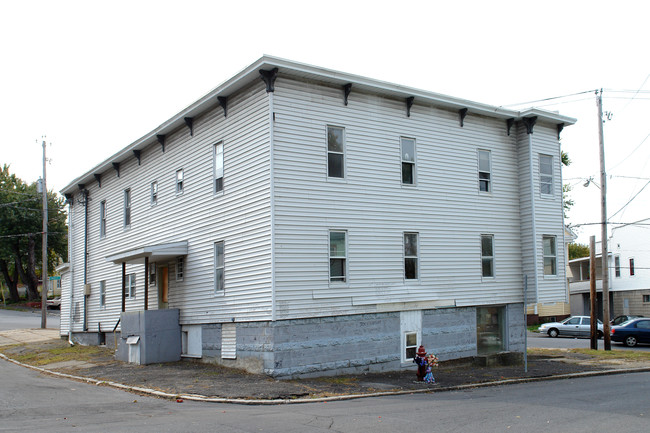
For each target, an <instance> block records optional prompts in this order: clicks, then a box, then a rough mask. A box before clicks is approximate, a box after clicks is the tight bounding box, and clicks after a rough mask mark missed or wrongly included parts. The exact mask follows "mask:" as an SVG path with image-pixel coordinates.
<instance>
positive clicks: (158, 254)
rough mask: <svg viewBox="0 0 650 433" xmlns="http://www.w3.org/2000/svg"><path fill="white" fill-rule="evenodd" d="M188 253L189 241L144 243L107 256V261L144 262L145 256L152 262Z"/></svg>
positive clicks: (117, 262)
mask: <svg viewBox="0 0 650 433" xmlns="http://www.w3.org/2000/svg"><path fill="white" fill-rule="evenodd" d="M186 255H187V241H180V242H170V243H166V244H158V245H144V246H141V247H138V248H133V249H130V250H127V251H122V252H119V253H115V254H111V255H110V256H106V261H109V262H113V263H115V264H120V263H129V264H134V263H144V259H145V257H148V258H149V261H150V262H158V261H164V260H170V259H173V258H175V257H179V256H186Z"/></svg>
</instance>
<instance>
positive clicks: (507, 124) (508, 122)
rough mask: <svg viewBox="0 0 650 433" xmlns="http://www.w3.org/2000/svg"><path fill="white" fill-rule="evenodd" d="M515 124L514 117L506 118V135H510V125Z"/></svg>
mask: <svg viewBox="0 0 650 433" xmlns="http://www.w3.org/2000/svg"><path fill="white" fill-rule="evenodd" d="M514 124H515V118H514V117H511V118H510V119H507V120H506V130H507V131H508V136H510V129H512V125H514Z"/></svg>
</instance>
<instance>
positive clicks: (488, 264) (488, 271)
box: [483, 259, 494, 277]
mask: <svg viewBox="0 0 650 433" xmlns="http://www.w3.org/2000/svg"><path fill="white" fill-rule="evenodd" d="M483 276H484V277H493V276H494V269H493V266H492V259H483Z"/></svg>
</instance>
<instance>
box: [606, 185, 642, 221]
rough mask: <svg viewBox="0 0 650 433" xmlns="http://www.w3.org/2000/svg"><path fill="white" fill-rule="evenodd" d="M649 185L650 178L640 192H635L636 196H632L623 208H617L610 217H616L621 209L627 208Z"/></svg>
mask: <svg viewBox="0 0 650 433" xmlns="http://www.w3.org/2000/svg"><path fill="white" fill-rule="evenodd" d="M648 185H650V180H649V181H648V182H646V184H645V185H643V187H642V188H641V189H640V190H639V192H637V193H636V194H634V197H632V198H631V199H630V200H629V201H628V202H627V203H625V205H623V207H622V208H620V209H619V210H617V211H616V212H614V214H613V215H612V216H610V217H609V218H614V217H615V216H616V215H617V214H618V213H619V212H620V211H622V210H623V209H625V208H626V207H627V205H629V204H630V203H631V202H632V200H634V199H635V198H637V197H638V196H639V194H641V192H642V191H643V190H644V189H645V187H646V186H648Z"/></svg>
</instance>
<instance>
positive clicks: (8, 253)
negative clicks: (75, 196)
mask: <svg viewBox="0 0 650 433" xmlns="http://www.w3.org/2000/svg"><path fill="white" fill-rule="evenodd" d="M47 197H48V263H47V266H48V269H49V270H53V269H54V267H55V266H56V263H57V262H58V260H59V258H60V257H67V232H68V231H67V225H66V213H65V207H64V200H63V199H60V198H58V197H57V195H56V194H55V193H53V192H48V193H47ZM42 215H43V210H42V195H41V194H40V193H38V192H37V184H36V183H32V184H27V183H25V182H23V181H22V180H21V179H20V178H18V177H16V175H15V174H12V173H10V171H9V166H7V165H6V164H5V165H4V166H3V168H2V170H1V171H0V271H1V272H2V275H3V277H4V280H5V282H6V283H7V286H8V288H9V293H10V297H11V299H12V300H13V301H18V300H19V296H18V291H17V287H18V281H19V280H20V281H22V282H23V284H25V285H26V287H27V298H28V299H30V300H37V299H38V298H39V293H38V281H39V275H40V274H41V269H42V263H40V262H41V261H42V259H41V254H37V251H38V252H40V251H41V249H42V234H41V233H42V230H43V223H42Z"/></svg>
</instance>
